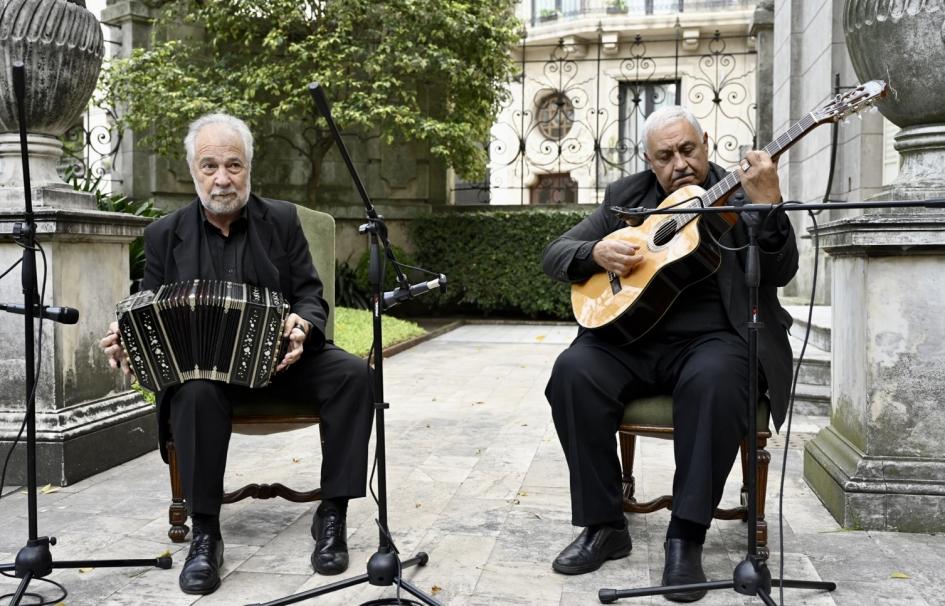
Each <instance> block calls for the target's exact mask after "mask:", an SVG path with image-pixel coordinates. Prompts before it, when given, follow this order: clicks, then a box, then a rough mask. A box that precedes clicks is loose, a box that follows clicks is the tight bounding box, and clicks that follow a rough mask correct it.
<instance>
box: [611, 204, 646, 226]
mask: <svg viewBox="0 0 945 606" xmlns="http://www.w3.org/2000/svg"><path fill="white" fill-rule="evenodd" d="M610 210H611V211H612V212H613V213H614V214H615V215H617V217H618V218H619V219H620V220H621V221H625V222H626V223H627V225H629V226H630V227H637V226H638V225H641V224H642V223H643V222H644V221H646V218H647V217H648V216H649V211H650V209H648V208H627V207H626V206H611V207H610Z"/></svg>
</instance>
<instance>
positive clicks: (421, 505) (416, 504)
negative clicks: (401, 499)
mask: <svg viewBox="0 0 945 606" xmlns="http://www.w3.org/2000/svg"><path fill="white" fill-rule="evenodd" d="M414 507H416V508H417V509H420V508H421V507H423V503H415V504H414Z"/></svg>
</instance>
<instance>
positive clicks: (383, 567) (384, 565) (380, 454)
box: [252, 83, 446, 606]
mask: <svg viewBox="0 0 945 606" xmlns="http://www.w3.org/2000/svg"><path fill="white" fill-rule="evenodd" d="M308 90H309V93H310V94H311V95H312V99H313V101H314V102H315V106H316V108H317V109H318V112H319V113H320V114H321V115H322V116H323V117H324V118H325V120H326V121H327V122H328V127H329V129H330V130H331V134H332V136H333V137H334V139H335V144H336V145H337V147H338V151H339V152H340V153H341V157H342V158H343V159H344V162H345V165H347V167H348V172H349V173H351V178H352V180H353V181H354V185H355V187H356V188H357V190H358V193H359V194H360V195H361V199H362V201H363V202H364V209H365V212H366V214H367V223H365V224H364V225H361V226H360V227H359V228H358V233H360V234H362V235H363V234H367V235H368V236H369V237H370V257H369V259H370V261H369V265H368V275H369V281H370V283H371V293H372V294H371V302H372V310H373V321H374V324H373V326H374V344H373V357H374V409H375V415H376V419H375V420H376V429H375V432H376V437H377V443H376V446H375V449H376V451H375V458H376V461H377V493H378V494H377V496H378V500H377V509H378V518H377V520H376V522H377V525H378V529H379V537H378V548H377V551H376V552H375V553H374V555H372V556H371V558H370V560H368V563H367V573H365V574H362V575H359V576H356V577H352V578H350V579H344V580H342V581H337V582H335V583H329V584H328V585H323V586H321V587H316V588H314V589H311V590H308V591H304V592H301V593H297V594H295V595H290V596H287V597H284V598H280V599H278V600H273V601H271V602H266V603H265V604H255V605H252V606H277V605H282V604H294V603H296V602H301V601H302V600H307V599H309V598H314V597H317V596H321V595H325V594H328V593H331V592H333V591H337V590H339V589H344V588H346V587H352V586H354V585H360V584H361V583H364V582H365V581H366V582H368V583H370V584H371V585H377V586H379V587H389V586H391V585H394V584H396V585H397V586H398V587H400V588H402V589H405V590H407V592H409V593H410V594H412V595H413V596H414V597H416V598H417V599H418V600H420V601H421V602H423V603H424V604H427V605H428V606H442V604H441V603H440V602H438V601H436V600H435V599H433V598H432V597H431V596H429V595H427V594H425V593H424V592H423V591H422V590H420V589H419V588H418V587H416V586H414V585H413V584H412V583H410V582H409V581H407V580H405V579H404V578H403V576H402V575H403V569H404V568H409V567H411V566H425V565H426V564H427V562H428V561H429V559H430V558H429V556H428V555H427V554H426V553H424V552H422V551H421V552H419V553H417V555H415V556H413V557H412V558H409V559H407V560H404V561H401V560H400V558H399V557H398V551H397V548H396V547H395V546H394V541H393V538H392V537H391V535H390V531H389V530H388V527H387V461H386V458H385V453H386V441H385V436H384V411H385V410H386V409H387V408H390V404H389V403H387V402H385V401H384V345H383V340H382V333H381V312H382V311H383V310H384V309H385V308H389V307H392V306H393V305H396V304H397V303H398V302H400V301H402V300H405V299H407V298H410V297H411V296H414V295H415V294H420V293H421V292H425V291H426V290H430V289H431V288H436V287H437V286H445V285H446V276H444V275H442V274H440V275H439V279H438V280H436V281H430V282H427V283H420V284H416V285H413V286H411V285H410V284H409V283H408V282H407V277H406V276H405V275H404V273H403V271H401V269H400V267H399V266H398V265H397V260H396V259H395V258H394V253H393V249H392V248H391V244H390V240H389V239H388V237H387V225H386V224H385V223H384V220H383V218H382V217H381V216H380V215H378V214H377V211H376V210H375V209H374V205H373V204H372V203H371V199H370V197H369V196H368V193H367V190H366V189H365V187H364V184H363V183H362V182H361V179H360V177H359V176H358V173H357V170H356V169H355V167H354V162H352V160H351V156H350V155H349V154H348V149H347V147H346V146H345V143H344V140H343V139H342V138H341V132H340V131H339V130H338V126H337V125H336V124H335V121H334V119H333V118H332V116H331V109H330V108H329V106H328V100H327V99H326V98H325V93H324V91H323V90H322V88H321V86H320V85H319V84H318V83H312V84H309V85H308ZM381 247H383V249H384V251H385V253H386V256H387V258H388V259H390V261H391V263H392V264H393V266H394V270H395V272H396V274H397V282H398V284H399V286H398V287H397V288H396V289H395V290H393V291H390V292H388V293H384V292H383V286H384V275H385V274H384V257H383V256H382V255H381V253H380V249H381ZM434 283H435V285H434ZM381 604H417V602H414V601H413V600H408V599H400V598H390V599H380V600H372V601H370V602H365V603H364V604H362V606H369V605H377V606H379V605H381Z"/></svg>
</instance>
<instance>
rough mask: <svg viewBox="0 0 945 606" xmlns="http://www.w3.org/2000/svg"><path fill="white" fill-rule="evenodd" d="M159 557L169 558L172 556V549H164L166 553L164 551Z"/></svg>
mask: <svg viewBox="0 0 945 606" xmlns="http://www.w3.org/2000/svg"><path fill="white" fill-rule="evenodd" d="M158 557H159V558H169V557H171V550H170V549H165V550H164V553H162V554H161V555H159V556H158Z"/></svg>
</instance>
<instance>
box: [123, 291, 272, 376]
mask: <svg viewBox="0 0 945 606" xmlns="http://www.w3.org/2000/svg"><path fill="white" fill-rule="evenodd" d="M116 313H117V315H118V327H119V330H120V331H121V339H122V342H123V345H124V348H125V351H126V353H127V354H128V358H129V360H130V361H131V367H132V368H133V369H134V372H135V375H136V376H137V378H138V382H139V383H140V384H141V386H142V387H144V388H146V389H149V390H151V391H161V390H162V389H165V388H166V387H168V386H171V385H175V384H177V383H183V382H184V381H190V380H193V379H208V380H211V381H224V382H226V383H230V384H233V385H243V386H246V387H263V386H264V385H266V384H268V383H269V378H270V377H271V376H272V372H273V369H274V368H275V367H276V364H278V362H279V359H280V357H281V356H282V355H283V353H284V347H283V339H282V325H283V322H284V321H285V317H286V316H287V315H288V313H289V306H288V304H287V303H286V301H285V298H284V297H283V296H282V294H281V293H279V292H276V291H272V290H269V289H266V288H263V287H260V286H250V285H248V284H237V283H234V282H224V281H221V280H191V281H188V282H175V283H173V284H165V285H164V286H161V287H160V288H159V289H158V290H157V292H153V291H150V290H144V291H141V292H138V293H135V294H133V295H131V296H130V297H128V298H127V299H124V300H123V301H121V302H120V303H119V304H118V306H117V309H116Z"/></svg>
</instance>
